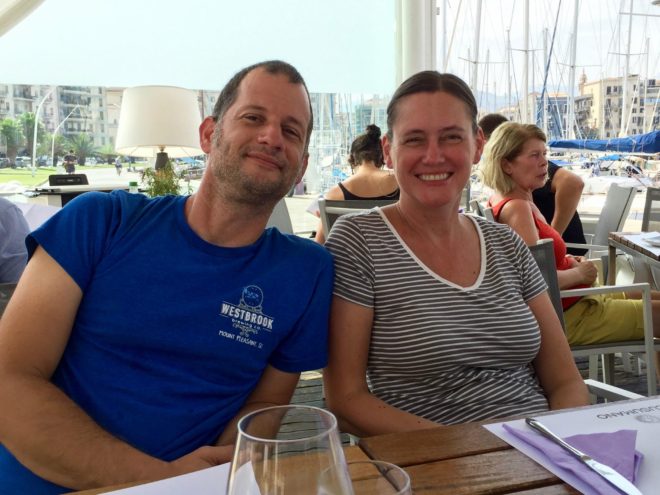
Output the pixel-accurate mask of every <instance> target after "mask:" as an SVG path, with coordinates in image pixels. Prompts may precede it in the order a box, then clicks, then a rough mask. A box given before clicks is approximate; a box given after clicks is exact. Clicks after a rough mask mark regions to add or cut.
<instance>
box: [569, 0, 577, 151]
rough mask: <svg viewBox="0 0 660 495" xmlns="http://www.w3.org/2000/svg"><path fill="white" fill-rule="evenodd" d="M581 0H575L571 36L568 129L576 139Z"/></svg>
mask: <svg viewBox="0 0 660 495" xmlns="http://www.w3.org/2000/svg"><path fill="white" fill-rule="evenodd" d="M579 10H580V0H575V7H574V10H573V35H572V37H571V63H570V66H569V72H568V95H569V96H568V119H567V120H568V121H567V122H566V130H567V131H568V139H575V54H576V52H577V24H578V11H579Z"/></svg>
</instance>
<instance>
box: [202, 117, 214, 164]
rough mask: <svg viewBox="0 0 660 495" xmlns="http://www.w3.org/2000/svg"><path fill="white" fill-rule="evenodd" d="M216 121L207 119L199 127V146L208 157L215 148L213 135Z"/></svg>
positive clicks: (210, 118)
mask: <svg viewBox="0 0 660 495" xmlns="http://www.w3.org/2000/svg"><path fill="white" fill-rule="evenodd" d="M215 124H216V122H215V120H213V117H206V118H205V119H204V120H203V121H202V123H201V124H200V125H199V144H200V146H201V148H202V150H203V151H204V153H206V154H207V155H208V154H209V153H211V149H212V148H213V133H214V132H215Z"/></svg>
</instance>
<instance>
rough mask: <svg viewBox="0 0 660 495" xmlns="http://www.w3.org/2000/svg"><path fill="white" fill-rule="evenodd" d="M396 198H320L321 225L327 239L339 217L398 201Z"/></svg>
mask: <svg viewBox="0 0 660 495" xmlns="http://www.w3.org/2000/svg"><path fill="white" fill-rule="evenodd" d="M396 201H397V200H396V199H343V200H339V199H325V198H321V199H319V213H320V214H321V225H322V226H323V234H324V235H325V237H326V239H327V238H328V233H329V232H330V229H332V226H333V225H334V224H335V222H336V221H337V219H338V218H339V217H340V216H342V215H346V214H347V213H356V212H359V211H365V210H370V209H371V208H374V207H375V206H387V205H391V204H392V203H396Z"/></svg>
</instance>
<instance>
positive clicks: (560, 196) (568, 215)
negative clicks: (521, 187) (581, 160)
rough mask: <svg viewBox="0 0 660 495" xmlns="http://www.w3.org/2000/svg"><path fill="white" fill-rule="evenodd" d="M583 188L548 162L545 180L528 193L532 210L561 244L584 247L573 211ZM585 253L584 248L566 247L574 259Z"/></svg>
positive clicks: (572, 177) (558, 167) (578, 218)
mask: <svg viewBox="0 0 660 495" xmlns="http://www.w3.org/2000/svg"><path fill="white" fill-rule="evenodd" d="M583 188H584V182H582V179H581V178H580V177H578V176H577V175H575V174H574V173H573V172H569V171H568V170H565V169H563V168H561V167H560V166H558V165H556V164H554V163H552V162H550V161H549V162H548V180H547V181H546V182H545V185H544V186H543V187H541V188H539V189H536V190H535V191H534V192H533V193H532V196H533V200H534V204H535V205H536V207H537V208H538V209H539V210H540V211H541V213H542V214H543V217H544V218H545V220H546V221H547V222H548V223H549V224H550V225H551V226H552V227H553V228H554V229H555V230H556V231H557V232H559V233H560V234H561V237H562V239H564V241H565V242H572V243H578V244H586V240H585V238H584V231H583V230H582V221H581V220H580V214H579V213H578V212H577V205H578V203H579V202H580V197H581V196H582V189H583ZM586 252H587V251H586V250H585V249H576V248H568V253H569V254H573V255H576V256H583V255H584V254H585V253H586Z"/></svg>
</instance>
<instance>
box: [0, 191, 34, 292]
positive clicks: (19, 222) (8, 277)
mask: <svg viewBox="0 0 660 495" xmlns="http://www.w3.org/2000/svg"><path fill="white" fill-rule="evenodd" d="M29 233H30V227H28V223H27V221H26V220H25V217H24V216H23V212H22V211H21V210H20V208H19V207H18V206H16V205H15V204H14V203H12V202H11V201H9V200H8V199H5V198H0V284H6V283H14V282H18V279H19V278H20V277H21V273H23V269H24V268H25V264H26V263H27V249H25V237H26V236H27V235H28V234H29Z"/></svg>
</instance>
